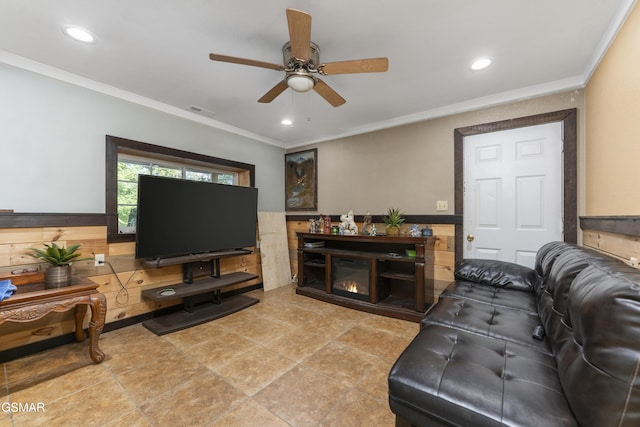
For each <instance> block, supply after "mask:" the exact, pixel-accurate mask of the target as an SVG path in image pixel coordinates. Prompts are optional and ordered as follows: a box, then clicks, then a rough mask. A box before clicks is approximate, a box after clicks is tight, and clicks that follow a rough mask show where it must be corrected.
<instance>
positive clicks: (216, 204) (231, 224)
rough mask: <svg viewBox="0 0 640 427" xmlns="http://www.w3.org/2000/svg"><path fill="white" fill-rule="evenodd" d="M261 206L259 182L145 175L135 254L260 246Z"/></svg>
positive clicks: (160, 255) (140, 191)
mask: <svg viewBox="0 0 640 427" xmlns="http://www.w3.org/2000/svg"><path fill="white" fill-rule="evenodd" d="M257 209H258V189H257V188H253V187H238V186H235V185H224V184H214V183H210V182H200V181H190V180H184V179H176V178H165V177H159V176H150V175H140V177H139V180H138V208H137V221H136V225H137V228H136V258H138V259H162V258H170V257H177V256H184V255H198V254H204V253H209V252H219V251H226V250H235V249H241V248H246V247H251V246H255V245H256V222H257V217H258V215H257Z"/></svg>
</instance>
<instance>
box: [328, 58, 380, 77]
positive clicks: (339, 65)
mask: <svg viewBox="0 0 640 427" xmlns="http://www.w3.org/2000/svg"><path fill="white" fill-rule="evenodd" d="M318 68H319V69H320V73H321V74H325V75H332V74H351V73H383V72H385V71H387V70H388V69H389V60H388V59H387V58H371V59H354V60H352V61H340V62H329V63H328V64H322V65H320V67H318Z"/></svg>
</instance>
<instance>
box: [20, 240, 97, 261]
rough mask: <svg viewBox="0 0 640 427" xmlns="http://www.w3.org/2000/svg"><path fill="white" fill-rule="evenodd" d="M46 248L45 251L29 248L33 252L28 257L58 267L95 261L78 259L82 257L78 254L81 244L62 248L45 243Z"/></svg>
mask: <svg viewBox="0 0 640 427" xmlns="http://www.w3.org/2000/svg"><path fill="white" fill-rule="evenodd" d="M44 246H45V249H44V250H42V249H36V248H29V250H31V251H32V252H30V253H27V255H29V256H32V257H34V258H37V259H39V260H41V261H44V262H48V263H49V264H51V265H56V266H60V265H69V264H71V262H72V261H88V260H90V259H93V258H82V259H78V258H79V257H80V256H81V254H80V253H79V252H77V250H78V248H80V243H76V244H75V245H71V246H69V247H68V248H65V247H60V246H58V245H56V244H55V243H51V244H50V245H48V244H46V243H45V244H44Z"/></svg>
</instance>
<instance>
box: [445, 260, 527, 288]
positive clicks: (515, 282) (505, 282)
mask: <svg viewBox="0 0 640 427" xmlns="http://www.w3.org/2000/svg"><path fill="white" fill-rule="evenodd" d="M454 275H455V278H456V279H461V280H468V281H470V282H476V283H481V284H483V285H487V286H495V287H499V288H507V289H518V290H521V291H528V292H531V291H533V288H534V286H535V283H536V279H537V276H536V273H535V271H533V270H532V269H530V268H528V267H524V266H521V265H517V264H513V263H510V262H504V261H497V260H487V259H465V260H463V261H462V262H460V263H459V264H458V265H457V266H456V270H455V273H454Z"/></svg>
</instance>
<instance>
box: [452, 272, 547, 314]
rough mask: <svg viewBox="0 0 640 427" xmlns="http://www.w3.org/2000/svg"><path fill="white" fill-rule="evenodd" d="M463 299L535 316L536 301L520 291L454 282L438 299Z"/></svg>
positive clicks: (459, 281)
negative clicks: (522, 311)
mask: <svg viewBox="0 0 640 427" xmlns="http://www.w3.org/2000/svg"><path fill="white" fill-rule="evenodd" d="M443 297H451V298H464V299H470V300H474V301H479V302H484V303H487V304H492V305H497V306H501V307H510V308H516V309H520V310H524V311H526V312H528V313H532V314H537V313H538V310H537V307H536V300H535V298H534V296H533V294H527V295H523V292H522V291H517V290H513V289H506V288H495V287H493V286H486V285H482V284H480V283H476V282H469V281H468V280H456V281H455V282H452V283H451V284H450V285H449V286H447V288H446V289H445V290H444V291H442V293H441V294H440V298H443Z"/></svg>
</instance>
